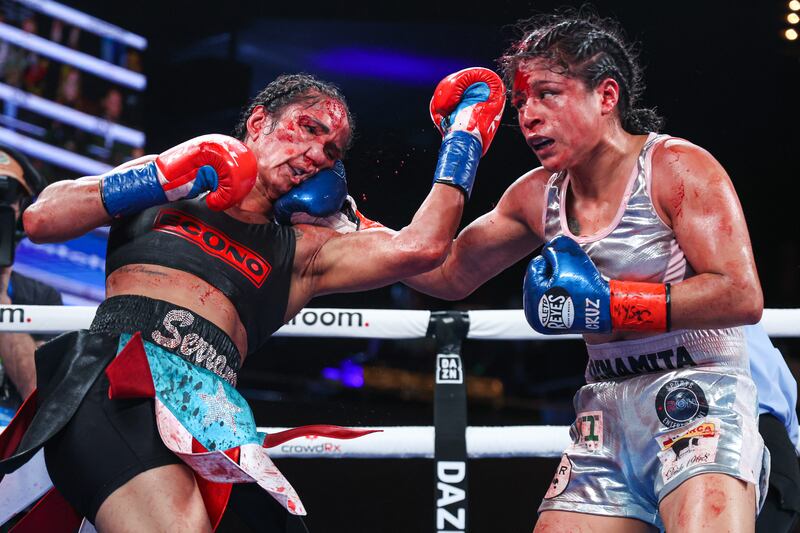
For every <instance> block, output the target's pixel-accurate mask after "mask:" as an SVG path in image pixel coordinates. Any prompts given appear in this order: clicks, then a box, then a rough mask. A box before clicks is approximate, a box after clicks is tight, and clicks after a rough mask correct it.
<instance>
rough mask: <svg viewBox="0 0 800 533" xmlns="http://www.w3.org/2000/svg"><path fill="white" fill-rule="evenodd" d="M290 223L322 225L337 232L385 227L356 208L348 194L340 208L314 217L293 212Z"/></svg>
mask: <svg viewBox="0 0 800 533" xmlns="http://www.w3.org/2000/svg"><path fill="white" fill-rule="evenodd" d="M292 224H311V225H312V226H322V227H324V228H330V229H332V230H334V231H335V232H337V233H352V232H354V231H362V230H367V229H372V228H383V227H385V226H384V225H383V224H381V223H380V222H376V221H374V220H370V219H368V218H367V217H365V216H364V214H363V213H361V211H359V210H358V206H356V201H355V200H353V197H352V196H350V195H348V196H347V198H345V200H344V204H342V208H341V209H339V210H338V211H336V212H335V213H333V214H331V215H328V216H324V217H315V216H311V215H309V214H308V213H302V212H300V213H294V214H293V215H292Z"/></svg>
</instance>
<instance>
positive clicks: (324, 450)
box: [280, 437, 342, 455]
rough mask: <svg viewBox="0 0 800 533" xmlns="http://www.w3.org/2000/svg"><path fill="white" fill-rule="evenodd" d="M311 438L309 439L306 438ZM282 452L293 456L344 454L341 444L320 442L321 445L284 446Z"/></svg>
mask: <svg viewBox="0 0 800 533" xmlns="http://www.w3.org/2000/svg"><path fill="white" fill-rule="evenodd" d="M306 438H309V437H306ZM280 450H281V452H283V453H287V454H293V455H325V454H340V453H342V445H341V444H333V443H332V442H320V443H319V444H310V443H309V444H283V445H281V447H280Z"/></svg>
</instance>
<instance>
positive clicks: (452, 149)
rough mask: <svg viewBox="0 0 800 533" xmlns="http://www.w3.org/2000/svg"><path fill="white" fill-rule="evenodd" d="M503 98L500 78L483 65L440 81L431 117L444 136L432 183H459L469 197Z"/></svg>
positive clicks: (454, 184) (431, 108) (431, 105)
mask: <svg viewBox="0 0 800 533" xmlns="http://www.w3.org/2000/svg"><path fill="white" fill-rule="evenodd" d="M505 101H506V96H505V87H504V86H503V82H502V80H501V79H500V77H499V76H498V75H497V74H495V73H494V72H492V71H491V70H489V69H486V68H480V67H473V68H468V69H464V70H460V71H458V72H455V73H453V74H450V75H449V76H447V77H446V78H445V79H443V80H442V81H441V82H439V85H438V86H437V87H436V90H435V91H434V93H433V98H431V103H430V113H431V119H432V120H433V123H434V124H435V125H436V128H437V129H438V130H439V132H440V133H441V134H442V135H443V136H444V139H443V140H442V146H441V148H440V149H439V160H438V162H437V163H436V170H435V172H434V176H433V182H434V183H444V184H447V185H453V186H455V187H458V188H460V189H461V190H462V191H464V193H465V194H466V196H467V197H468V198H469V196H470V194H471V193H472V186H473V184H474V183H475V174H476V173H477V171H478V162H479V160H480V158H481V156H483V155H484V154H485V153H486V151H487V150H488V149H489V145H490V144H491V143H492V139H493V138H494V134H495V133H496V132H497V127H498V125H499V124H500V117H501V115H502V114H503V106H504V105H505Z"/></svg>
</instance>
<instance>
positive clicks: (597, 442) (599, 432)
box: [571, 411, 603, 452]
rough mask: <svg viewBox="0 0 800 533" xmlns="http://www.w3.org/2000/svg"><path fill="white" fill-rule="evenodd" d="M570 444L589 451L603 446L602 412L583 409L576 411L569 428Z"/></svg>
mask: <svg viewBox="0 0 800 533" xmlns="http://www.w3.org/2000/svg"><path fill="white" fill-rule="evenodd" d="M571 437H572V445H573V446H574V447H577V448H585V449H586V450H588V451H590V452H594V451H597V450H599V449H601V448H602V447H603V412H602V411H584V412H582V413H578V416H577V418H576V419H575V424H574V425H573V426H572V428H571Z"/></svg>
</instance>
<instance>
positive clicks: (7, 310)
mask: <svg viewBox="0 0 800 533" xmlns="http://www.w3.org/2000/svg"><path fill="white" fill-rule="evenodd" d="M4 322H8V323H9V324H14V323H16V322H20V323H26V322H31V318H30V317H27V318H26V317H25V309H23V308H21V307H13V306H10V305H3V306H0V324H2V323H4Z"/></svg>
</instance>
